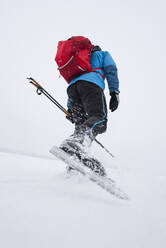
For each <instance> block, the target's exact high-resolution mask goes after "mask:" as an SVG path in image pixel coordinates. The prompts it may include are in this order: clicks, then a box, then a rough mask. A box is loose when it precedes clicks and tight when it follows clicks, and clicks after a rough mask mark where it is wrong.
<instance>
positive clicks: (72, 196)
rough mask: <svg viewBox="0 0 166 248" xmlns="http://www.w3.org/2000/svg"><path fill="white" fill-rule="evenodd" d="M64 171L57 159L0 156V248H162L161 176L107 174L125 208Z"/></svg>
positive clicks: (165, 196)
mask: <svg viewBox="0 0 166 248" xmlns="http://www.w3.org/2000/svg"><path fill="white" fill-rule="evenodd" d="M64 169H65V165H64V164H63V162H61V161H58V160H57V159H52V160H51V159H49V158H37V157H36V158H34V157H30V156H25V155H18V154H10V153H2V152H1V153H0V247H3V248H10V247H12V248H22V247H24V248H30V247H31V248H38V247H40V248H46V247H49V248H52V247H58V248H76V247H79V248H85V247H86V248H90V247H95V248H98V247H104V248H110V247H114V248H121V247H123V248H144V247H146V248H147V247H151V248H156V247H160V248H164V247H165V243H166V215H165V207H166V193H165V187H166V180H165V179H166V178H165V176H164V175H157V174H152V173H150V174H149V173H146V172H145V171H144V172H143V171H139V172H135V170H133V171H132V170H129V169H128V170H127V171H126V170H125V171H123V170H122V169H120V168H107V171H108V173H109V175H112V177H113V178H114V179H116V181H117V182H119V185H120V186H121V187H122V188H123V189H124V190H125V191H126V192H127V193H128V194H129V195H130V197H131V201H129V202H126V201H121V200H118V199H116V198H115V197H114V196H111V195H109V194H108V193H107V192H105V191H104V190H102V189H100V188H99V187H97V186H96V185H94V184H93V183H91V182H89V181H87V180H86V179H85V178H83V177H82V176H81V175H80V176H73V177H71V178H67V177H66V174H65V173H64V172H65V170H64Z"/></svg>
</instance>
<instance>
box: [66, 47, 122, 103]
mask: <svg viewBox="0 0 166 248" xmlns="http://www.w3.org/2000/svg"><path fill="white" fill-rule="evenodd" d="M90 63H91V67H92V69H94V68H100V67H102V69H98V70H96V71H97V72H99V73H100V74H102V75H103V76H104V77H105V78H106V79H107V83H108V88H109V92H110V93H112V92H113V91H119V79H118V75H117V67H116V64H115V62H114V60H113V58H112V57H111V55H110V53H109V52H107V51H96V52H92V53H91V57H90ZM97 72H88V73H86V74H82V75H81V76H78V77H76V78H74V79H73V80H72V81H71V82H70V84H69V86H70V85H72V84H74V83H76V82H77V81H78V80H84V81H88V82H91V83H94V84H96V85H98V86H99V87H100V88H101V89H102V90H104V89H105V82H104V79H103V77H102V76H101V75H100V74H99V73H97ZM67 105H68V108H70V102H68V104H67Z"/></svg>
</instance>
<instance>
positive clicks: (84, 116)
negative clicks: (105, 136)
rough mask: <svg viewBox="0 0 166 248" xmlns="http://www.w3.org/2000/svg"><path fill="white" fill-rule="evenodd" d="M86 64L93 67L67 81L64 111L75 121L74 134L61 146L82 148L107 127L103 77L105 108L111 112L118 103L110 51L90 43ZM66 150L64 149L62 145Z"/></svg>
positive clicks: (115, 71)
mask: <svg viewBox="0 0 166 248" xmlns="http://www.w3.org/2000/svg"><path fill="white" fill-rule="evenodd" d="M90 64H91V67H92V69H93V68H95V71H92V72H88V73H84V74H82V75H80V76H78V77H76V78H74V79H73V80H71V82H70V83H69V86H68V88H67V94H68V104H67V106H68V111H69V113H70V114H71V116H70V117H67V118H68V119H70V121H71V122H73V123H75V131H74V134H73V135H71V136H70V137H69V138H68V139H66V140H65V141H64V142H63V143H62V145H61V148H62V149H65V147H67V149H68V150H70V151H71V150H73V149H78V148H79V149H81V150H84V151H85V149H86V148H87V147H89V146H90V144H91V143H92V141H93V140H94V139H95V137H96V136H97V135H98V134H102V133H103V132H105V131H106V129H107V106H106V100H105V96H104V92H103V91H104V88H105V82H104V79H105V78H106V79H107V82H108V88H109V93H110V96H111V99H110V103H109V108H110V110H111V111H112V112H113V111H115V110H116V109H117V107H118V105H119V80H118V75H117V67H116V64H115V62H114V60H113V59H112V57H111V55H110V54H109V52H107V51H102V50H101V48H100V47H99V46H94V47H93V49H92V51H91V56H90ZM65 150H66V149H65Z"/></svg>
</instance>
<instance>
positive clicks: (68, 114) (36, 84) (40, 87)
mask: <svg viewBox="0 0 166 248" xmlns="http://www.w3.org/2000/svg"><path fill="white" fill-rule="evenodd" d="M27 79H28V80H29V83H31V84H33V85H34V86H35V87H36V88H37V90H36V92H37V94H38V95H41V94H42V93H43V94H44V95H45V96H46V97H47V98H48V99H49V100H50V101H51V102H53V103H54V104H55V105H56V106H57V107H58V108H59V109H60V110H62V111H63V112H64V113H65V115H67V116H69V117H70V116H71V115H70V113H69V112H68V111H67V110H66V109H65V108H64V107H63V106H62V105H61V104H60V103H59V102H57V101H56V100H55V99H54V98H53V97H52V96H51V95H50V94H49V93H48V92H47V91H46V90H45V89H44V88H43V87H42V86H41V85H40V84H39V83H38V82H37V81H36V80H35V79H33V78H32V77H29V78H27ZM94 140H95V142H96V143H97V144H98V145H100V146H101V147H102V148H103V149H104V150H105V151H106V152H107V153H108V154H109V155H110V156H111V157H114V155H113V154H112V153H111V152H110V151H109V150H108V149H107V148H105V147H104V146H103V144H101V143H100V142H99V141H98V140H97V139H94Z"/></svg>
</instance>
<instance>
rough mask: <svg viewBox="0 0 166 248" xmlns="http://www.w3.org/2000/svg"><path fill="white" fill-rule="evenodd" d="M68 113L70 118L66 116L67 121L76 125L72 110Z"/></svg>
mask: <svg viewBox="0 0 166 248" xmlns="http://www.w3.org/2000/svg"><path fill="white" fill-rule="evenodd" d="M67 112H69V114H70V116H68V115H66V119H67V120H69V121H70V122H71V123H74V118H73V115H72V111H71V109H68V110H67Z"/></svg>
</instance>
